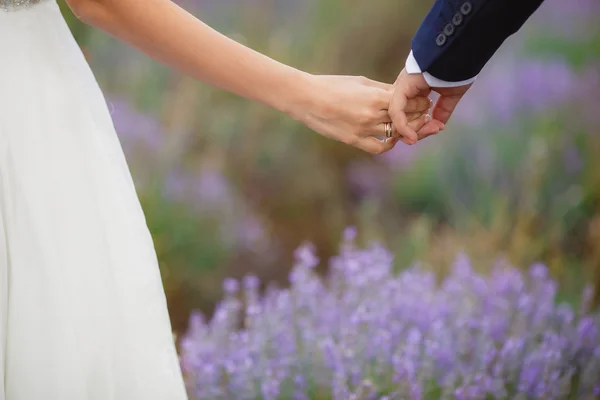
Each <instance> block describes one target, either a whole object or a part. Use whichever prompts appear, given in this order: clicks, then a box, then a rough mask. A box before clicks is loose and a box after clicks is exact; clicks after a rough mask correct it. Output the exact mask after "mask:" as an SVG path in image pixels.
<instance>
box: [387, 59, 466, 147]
mask: <svg viewBox="0 0 600 400" xmlns="http://www.w3.org/2000/svg"><path fill="white" fill-rule="evenodd" d="M470 87H471V85H470V84H469V85H465V86H458V87H448V88H431V87H430V86H429V84H428V83H427V82H426V81H425V78H424V77H423V74H408V73H407V72H406V71H405V70H402V72H400V75H398V79H396V82H395V83H394V95H393V96H392V100H391V102H390V107H389V114H390V117H391V119H392V121H393V122H394V127H395V129H396V131H397V132H398V133H399V134H400V135H401V137H403V138H408V139H409V140H403V141H404V142H405V143H407V144H414V143H416V141H415V140H410V139H412V138H415V137H416V138H418V140H421V139H424V138H426V137H429V136H431V135H435V134H436V133H438V132H439V131H441V130H443V129H444V127H445V124H446V122H448V120H449V119H450V116H451V115H452V113H453V112H454V109H455V108H456V106H457V105H458V102H459V101H460V100H461V99H462V97H463V96H464V94H465V93H466V92H467V91H468V90H469V88H470ZM432 90H433V91H435V92H437V93H439V94H440V97H439V98H438V100H437V102H436V103H435V105H434V108H433V112H432V120H431V121H430V122H429V123H427V124H426V125H424V126H423V127H422V128H421V129H420V130H419V131H418V132H415V131H414V130H412V129H411V128H410V127H409V126H408V125H407V118H406V105H407V104H408V100H409V99H412V98H413V97H415V96H428V95H429V94H430V93H431V91H432Z"/></svg>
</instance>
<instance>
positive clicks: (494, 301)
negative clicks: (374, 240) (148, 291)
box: [181, 229, 600, 400]
mask: <svg viewBox="0 0 600 400" xmlns="http://www.w3.org/2000/svg"><path fill="white" fill-rule="evenodd" d="M355 235H356V232H355V231H354V230H352V229H348V230H347V231H346V234H345V237H344V241H343V243H342V247H341V252H340V254H339V255H338V256H336V257H335V258H333V259H332V260H331V262H330V268H329V274H328V275H327V276H326V277H325V278H322V277H320V276H319V275H317V273H316V272H315V271H314V268H315V267H316V265H317V264H318V263H319V260H318V259H317V257H316V256H315V254H314V251H313V247H312V246H311V245H308V244H307V245H305V246H302V247H301V248H299V249H298V250H297V251H296V265H295V266H294V268H293V269H292V271H291V273H290V276H289V279H290V284H291V285H290V287H289V288H287V289H281V288H276V287H269V288H267V290H266V292H265V293H264V294H260V293H259V286H260V282H259V281H258V279H257V278H255V277H253V276H247V277H246V278H244V279H243V280H242V282H239V281H237V280H233V279H228V280H226V281H225V282H224V284H223V286H224V290H225V292H226V296H225V298H224V299H223V300H222V301H221V302H220V303H219V305H218V306H217V309H216V311H215V314H214V317H213V318H212V320H210V321H207V320H205V318H204V316H203V315H202V314H201V313H199V312H196V313H193V314H192V317H191V319H190V326H189V330H188V332H187V333H186V334H185V336H184V337H183V338H182V339H181V347H182V348H181V361H182V366H183V369H184V372H185V374H186V376H187V380H188V386H189V392H190V395H191V396H192V398H194V399H198V400H200V399H264V400H270V399H294V400H302V399H335V400H348V399H373V400H375V399H379V400H383V399H411V400H416V399H473V400H475V399H484V400H485V399H578V400H579V399H593V398H598V396H600V315H598V314H596V313H592V312H591V311H589V310H588V307H587V306H586V302H587V300H586V299H587V298H589V294H590V292H589V291H588V293H587V296H585V295H584V299H583V301H582V305H581V306H578V307H577V308H573V306H571V305H569V304H562V303H558V302H557V290H558V287H557V282H555V281H554V280H552V279H551V278H550V277H549V275H548V271H547V269H546V267H545V266H544V265H541V264H535V265H533V266H531V268H530V269H529V271H528V273H523V272H521V270H519V269H517V268H514V267H512V266H509V265H506V264H505V263H498V264H497V265H496V267H495V269H494V270H493V271H491V272H490V274H486V275H481V274H479V273H477V272H475V269H474V268H473V266H472V265H471V264H470V261H469V259H468V258H467V257H466V256H464V255H459V256H458V257H457V259H456V261H455V263H454V266H453V269H452V271H451V273H450V274H449V275H448V276H447V277H446V278H445V279H444V280H443V281H442V282H437V280H436V277H435V276H434V274H432V273H430V272H428V271H426V270H425V269H423V268H421V267H419V266H415V267H413V268H411V269H407V270H404V271H403V272H400V273H394V272H393V271H392V264H393V258H392V256H391V253H390V252H388V251H387V250H386V249H384V248H382V247H379V246H377V245H373V246H371V247H369V248H365V249H362V248H358V247H357V246H356V245H355V244H354V238H355Z"/></svg>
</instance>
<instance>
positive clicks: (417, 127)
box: [408, 114, 431, 139]
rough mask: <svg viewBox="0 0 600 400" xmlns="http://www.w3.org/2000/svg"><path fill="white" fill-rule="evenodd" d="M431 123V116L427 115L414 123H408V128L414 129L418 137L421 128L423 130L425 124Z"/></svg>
mask: <svg viewBox="0 0 600 400" xmlns="http://www.w3.org/2000/svg"><path fill="white" fill-rule="evenodd" d="M430 121H431V115H429V114H425V115H422V116H420V117H418V118H417V119H415V120H413V121H410V122H409V123H408V126H410V127H411V128H412V129H414V130H415V132H417V135H418V134H419V131H420V130H421V128H423V127H424V126H425V124H427V123H428V122H430ZM419 139H420V138H419Z"/></svg>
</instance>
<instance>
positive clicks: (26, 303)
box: [0, 0, 187, 400]
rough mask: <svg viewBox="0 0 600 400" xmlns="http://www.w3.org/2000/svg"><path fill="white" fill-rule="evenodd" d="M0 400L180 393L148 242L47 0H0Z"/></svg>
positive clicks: (132, 194)
mask: <svg viewBox="0 0 600 400" xmlns="http://www.w3.org/2000/svg"><path fill="white" fill-rule="evenodd" d="M0 43H1V46H0V400H184V399H187V396H186V391H185V386H184V381H183V377H182V373H181V369H180V365H179V360H178V357H177V353H176V349H175V343H174V340H173V336H172V332H171V324H170V321H169V316H168V310H167V304H166V299H165V294H164V289H163V285H162V280H161V275H160V270H159V268H158V263H157V259H156V253H155V250H154V245H153V242H152V238H151V236H150V234H149V231H148V228H147V225H146V221H145V216H144V214H143V211H142V208H141V206H140V203H139V201H138V197H137V194H136V190H135V187H134V184H133V182H132V178H131V175H130V172H129V169H128V166H127V163H126V161H125V158H124V154H123V151H122V149H121V145H120V142H119V140H118V137H117V135H116V133H115V130H114V127H113V123H112V120H111V117H110V113H109V110H108V107H107V105H106V103H105V100H104V97H103V95H102V93H101V91H100V89H99V87H98V85H97V82H96V80H95V78H94V76H93V74H92V72H91V71H90V69H89V66H88V64H87V63H86V60H85V58H84V57H83V54H82V52H81V51H80V49H79V47H78V46H77V44H76V42H75V40H74V38H73V36H72V35H71V32H70V31H69V29H68V27H67V24H66V23H65V21H64V19H63V18H62V15H61V13H60V10H59V8H58V5H57V4H56V2H55V1H54V0H42V2H41V3H39V4H35V5H32V6H31V7H27V8H23V9H20V10H16V11H9V12H5V11H4V10H1V9H0Z"/></svg>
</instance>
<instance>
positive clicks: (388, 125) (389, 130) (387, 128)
mask: <svg viewBox="0 0 600 400" xmlns="http://www.w3.org/2000/svg"><path fill="white" fill-rule="evenodd" d="M385 137H386V138H388V139H391V138H392V123H391V122H386V123H385Z"/></svg>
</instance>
